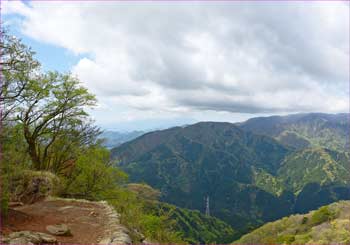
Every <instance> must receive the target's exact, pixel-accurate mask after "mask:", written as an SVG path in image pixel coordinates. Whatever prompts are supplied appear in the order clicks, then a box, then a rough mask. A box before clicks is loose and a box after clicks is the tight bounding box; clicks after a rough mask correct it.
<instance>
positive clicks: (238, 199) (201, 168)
mask: <svg viewBox="0 0 350 245" xmlns="http://www.w3.org/2000/svg"><path fill="white" fill-rule="evenodd" d="M288 153H289V150H288V149H287V148H285V147H284V146H283V145H281V144H279V143H278V142H277V141H275V140H273V139H271V138H269V137H265V136H259V135H254V134H251V133H247V132H245V131H243V130H241V129H239V128H238V127H236V126H235V125H233V124H230V123H211V122H206V123H198V124H195V125H191V126H188V127H184V128H180V127H177V128H172V129H168V130H164V131H157V132H153V133H149V134H146V135H143V136H142V137H139V138H137V139H136V140H134V141H131V142H128V143H126V144H123V145H122V146H121V147H119V148H115V149H112V155H113V156H114V158H117V159H119V161H120V163H119V165H120V166H121V167H122V168H123V169H124V170H125V171H126V172H127V173H128V174H129V176H130V180H131V181H133V182H146V183H148V184H149V185H151V186H152V187H154V188H157V189H160V190H161V192H162V193H163V195H162V198H161V200H163V201H166V202H170V203H172V204H175V205H177V206H179V207H184V208H189V209H197V210H200V211H203V210H204V198H205V197H206V196H209V197H210V198H211V200H212V206H211V213H212V215H213V216H215V217H218V218H220V219H222V220H223V221H225V222H227V223H229V224H231V225H233V226H234V227H235V228H237V229H241V230H246V229H249V228H250V227H251V226H253V227H254V226H256V225H258V224H262V223H263V222H265V221H267V220H273V219H277V218H279V217H281V216H283V215H286V214H289V213H290V212H291V209H290V208H291V204H290V203H289V200H287V199H283V198H280V197H277V196H276V195H274V194H271V193H269V192H267V191H265V190H263V189H261V188H258V187H257V186H255V185H254V181H253V178H254V171H253V169H255V168H258V169H263V170H264V171H266V172H267V173H269V174H275V173H276V172H277V170H278V168H279V164H280V163H281V162H282V160H283V159H284V157H285V156H286V155H287V154H288ZM174 173H176V174H174ZM281 207H283V208H281ZM270 208H275V210H276V212H274V213H271V212H270V211H269V210H270Z"/></svg>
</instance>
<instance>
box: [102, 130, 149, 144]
mask: <svg viewBox="0 0 350 245" xmlns="http://www.w3.org/2000/svg"><path fill="white" fill-rule="evenodd" d="M144 133H145V132H144V131H130V132H118V131H111V130H107V131H104V132H102V134H101V135H100V137H99V138H100V139H103V140H104V142H103V145H104V146H105V147H107V148H113V147H117V146H119V145H121V144H123V143H125V142H128V141H130V140H133V139H136V138H137V137H139V136H141V135H143V134H144Z"/></svg>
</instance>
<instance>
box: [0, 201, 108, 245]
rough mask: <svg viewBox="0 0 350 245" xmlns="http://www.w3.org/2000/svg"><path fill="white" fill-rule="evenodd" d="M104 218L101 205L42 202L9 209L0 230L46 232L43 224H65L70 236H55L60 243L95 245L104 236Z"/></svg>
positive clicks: (6, 231)
mask: <svg viewBox="0 0 350 245" xmlns="http://www.w3.org/2000/svg"><path fill="white" fill-rule="evenodd" d="M107 220H108V216H107V214H106V211H105V208H104V207H103V206H102V205H99V204H97V203H92V202H90V203H89V202H77V201H69V200H67V201H66V200H52V201H42V202H38V203H35V204H32V205H25V206H21V207H16V208H13V209H10V210H9V215H8V218H7V219H3V220H2V227H1V231H2V233H3V234H4V235H8V234H9V233H11V232H15V231H25V230H28V231H37V232H44V233H48V232H47V231H46V226H47V225H54V224H62V223H63V224H66V225H68V227H69V228H70V230H71V233H72V236H56V238H57V240H58V242H59V243H63V244H96V243H98V242H99V240H100V239H101V238H102V237H103V236H104V234H105V231H106V230H107V229H108V227H106V226H107Z"/></svg>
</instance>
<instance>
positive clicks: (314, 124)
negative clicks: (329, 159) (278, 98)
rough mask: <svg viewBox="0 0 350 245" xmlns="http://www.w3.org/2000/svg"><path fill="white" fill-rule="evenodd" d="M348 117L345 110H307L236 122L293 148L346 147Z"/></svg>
mask: <svg viewBox="0 0 350 245" xmlns="http://www.w3.org/2000/svg"><path fill="white" fill-rule="evenodd" d="M349 119H350V116H349V114H345V113H343V114H324V113H309V114H295V115H288V116H271V117H257V118H252V119H249V120H247V121H246V122H243V123H239V124H238V125H239V126H240V127H241V128H242V129H244V130H249V131H252V132H254V133H257V134H262V135H268V136H271V137H274V138H275V139H277V140H278V141H280V142H281V143H283V144H285V145H287V146H290V147H293V148H296V149H301V148H306V147H323V148H328V149H333V150H338V151H348V150H349V147H350V144H349V136H350V120H349Z"/></svg>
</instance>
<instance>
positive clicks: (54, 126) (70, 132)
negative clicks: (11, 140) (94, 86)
mask: <svg viewBox="0 0 350 245" xmlns="http://www.w3.org/2000/svg"><path fill="white" fill-rule="evenodd" d="M19 99H20V100H21V101H22V103H21V104H20V105H18V107H17V108H16V111H15V114H16V119H17V121H18V122H19V123H20V124H21V125H22V128H23V134H24V137H25V140H26V142H27V144H28V152H29V155H30V157H31V159H32V163H33V167H34V169H37V170H52V171H54V172H57V173H59V172H61V171H63V170H64V169H65V168H67V167H69V165H71V164H72V162H74V160H75V158H76V157H77V154H76V152H75V149H79V150H81V147H83V146H84V145H88V144H91V143H93V142H94V141H95V140H96V136H97V134H98V133H99V130H98V129H97V128H96V127H94V126H92V125H91V123H90V122H89V117H88V114H87V113H86V111H85V109H86V108H87V107H92V106H94V105H95V103H96V99H95V97H94V95H92V94H90V93H89V92H88V90H87V89H86V88H84V87H82V86H81V85H80V83H79V81H78V80H77V79H76V78H74V77H72V76H71V75H70V74H59V73H57V72H49V73H47V74H38V75H36V76H35V78H33V79H30V80H29V82H28V84H27V85H26V88H25V90H24V92H23V93H21V95H20V96H19Z"/></svg>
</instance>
